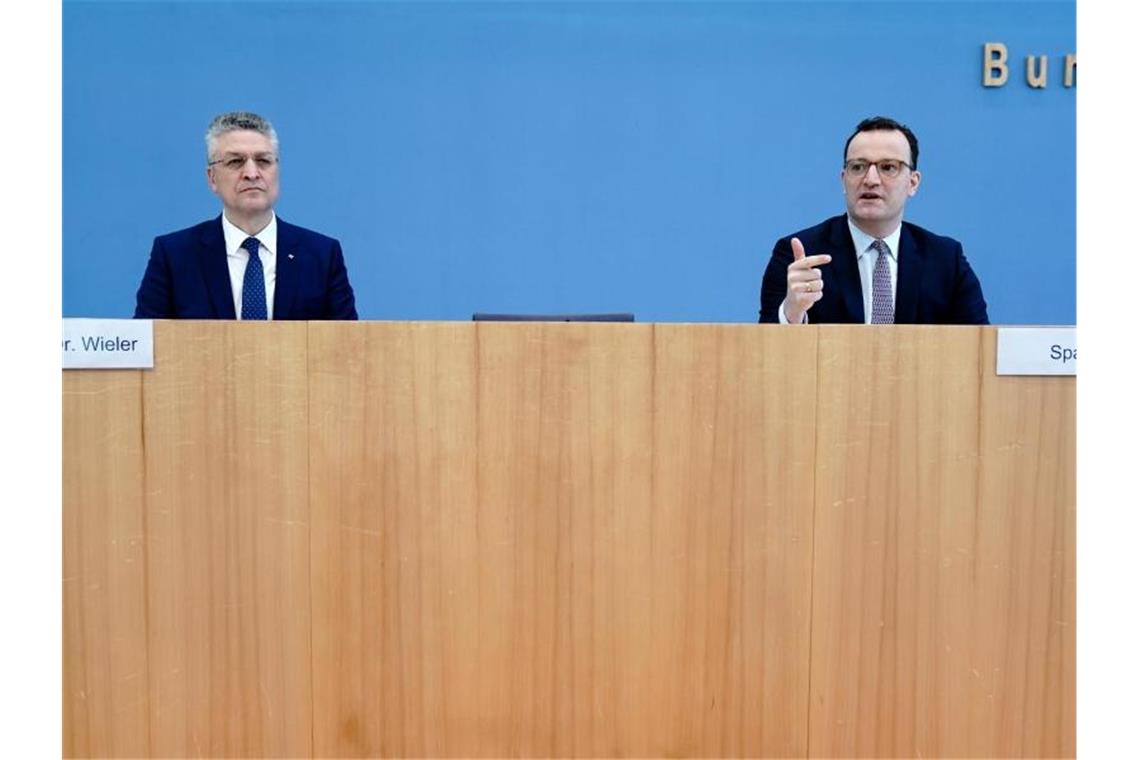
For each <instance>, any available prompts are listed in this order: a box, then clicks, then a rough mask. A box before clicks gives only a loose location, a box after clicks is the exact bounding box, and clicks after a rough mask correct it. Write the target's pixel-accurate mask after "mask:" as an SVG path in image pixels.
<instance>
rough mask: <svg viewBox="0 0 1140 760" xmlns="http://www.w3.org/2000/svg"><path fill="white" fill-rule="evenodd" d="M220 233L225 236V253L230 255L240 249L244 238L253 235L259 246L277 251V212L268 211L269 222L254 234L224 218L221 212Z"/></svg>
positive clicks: (224, 215) (273, 251) (272, 251)
mask: <svg viewBox="0 0 1140 760" xmlns="http://www.w3.org/2000/svg"><path fill="white" fill-rule="evenodd" d="M222 234H223V235H225V237H226V255H228V256H232V255H234V254H235V253H237V252H238V251H240V250H242V247H241V244H242V243H244V242H245V239H246V238H250V237H255V238H257V242H259V243H261V247H262V248H265V249H267V250H268V251H269V252H270V253H276V252H277V214H275V213H273V212H272V211H270V212H269V223H268V224H267V225H265V226H264V227H262V228H261V230H260V231H259V232H258V233H257V234H256V235H250V234H249V233H248V232H246V231H245V230H243V229H241V228H239V227H238V226H237V225H235V224H234V223H233V222H231V221H230V220H229V219H227V218H226V214H225V212H222ZM247 255H248V254H247Z"/></svg>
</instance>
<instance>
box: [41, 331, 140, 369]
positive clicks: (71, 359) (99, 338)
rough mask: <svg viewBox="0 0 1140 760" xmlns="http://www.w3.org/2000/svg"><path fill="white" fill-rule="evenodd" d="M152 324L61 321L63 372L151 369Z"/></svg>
mask: <svg viewBox="0 0 1140 760" xmlns="http://www.w3.org/2000/svg"><path fill="white" fill-rule="evenodd" d="M153 367H154V322H152V321H150V320H149V319H65V320H63V368H64V369H151V368H153Z"/></svg>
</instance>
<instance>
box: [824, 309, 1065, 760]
mask: <svg viewBox="0 0 1140 760" xmlns="http://www.w3.org/2000/svg"><path fill="white" fill-rule="evenodd" d="M993 334H994V333H993V331H992V330H991V331H983V330H980V329H976V328H951V329H938V328H930V327H903V326H896V327H892V328H882V329H864V328H846V327H834V328H823V329H821V333H820V361H819V367H820V393H819V427H818V457H819V460H818V462H819V463H818V470H817V476H816V523H815V524H816V530H815V537H816V545H815V552H814V554H815V561H814V566H815V572H814V579H813V586H814V601H813V610H814V611H813V622H812V630H813V637H812V669H811V695H812V703H811V716H810V726H811V741H810V751H811V755H812V756H818V757H829V756H864V757H883V756H892V757H895V756H898V757H962V756H998V755H1022V754H1024V755H1026V756H1040V755H1055V754H1062V752H1063V746H1062V744H1061V743H1059V742H1054V743H1052V744H1051V745H1050V746H1045V745H1044V744H1042V743H1036V744H1031V743H1028V742H1025V741H1022V740H1021V739H1015V737H1024V736H1025V732H1026V730H1027V729H1028V726H1026V725H1025V724H1024V722H1022V720H1021V718H1022V716H1023V713H1024V712H1025V711H1026V710H1027V709H1028V710H1032V709H1033V708H1037V717H1041V718H1046V717H1048V718H1057V719H1058V726H1060V725H1062V723H1061V722H1060V720H1059V719H1060V718H1061V717H1062V715H1061V712H1060V711H1058V710H1057V709H1056V708H1057V707H1058V706H1059V705H1060V702H1061V701H1064V700H1065V698H1066V697H1065V696H1063V692H1064V689H1063V688H1061V685H1060V683H1058V684H1057V688H1056V689H1055V691H1054V692H1053V695H1052V700H1051V701H1050V703H1049V706H1048V709H1046V706H1045V705H1043V704H1041V705H1034V704H1032V702H1029V703H1027V702H1026V700H1027V699H1030V696H1029V695H1030V693H1033V694H1044V693H1046V690H1043V689H1039V688H1032V687H1030V688H1026V687H1027V686H1030V685H1029V684H1027V683H1026V679H1041V680H1043V681H1049V682H1052V680H1053V679H1059V678H1060V679H1063V678H1064V673H1063V670H1064V669H1063V668H1062V667H1061V663H1062V661H1063V660H1064V658H1065V651H1066V650H1065V646H1066V644H1065V642H1063V641H1062V640H1061V638H1060V636H1061V634H1059V633H1058V630H1059V629H1060V630H1064V629H1063V628H1062V626H1058V625H1057V622H1058V621H1062V620H1064V618H1065V607H1064V604H1063V603H1062V602H1063V601H1064V600H1065V599H1066V594H1069V595H1070V597H1069V600H1070V601H1071V588H1068V587H1067V585H1066V584H1068V583H1069V581H1067V580H1066V579H1065V575H1064V573H1063V572H1058V571H1060V570H1064V569H1065V568H1066V564H1065V563H1066V559H1065V557H1066V549H1065V545H1066V542H1067V541H1068V544H1069V548H1070V549H1071V531H1070V532H1069V533H1068V534H1067V535H1068V537H1069V538H1068V539H1067V538H1066V534H1065V532H1064V530H1062V529H1061V528H1060V526H1061V525H1063V524H1064V523H1065V519H1066V515H1067V519H1069V520H1070V524H1071V507H1072V504H1073V500H1072V492H1071V489H1070V490H1069V491H1068V492H1066V489H1065V487H1064V483H1063V482H1061V483H1056V484H1054V483H1053V481H1052V480H1050V479H1051V478H1058V477H1060V478H1061V479H1062V481H1063V479H1064V478H1065V477H1069V478H1070V479H1071V472H1072V461H1073V459H1072V453H1073V452H1072V449H1071V442H1072V440H1073V435H1072V430H1071V426H1072V415H1071V411H1072V409H1071V406H1068V407H1067V408H1066V404H1065V403H1064V399H1066V398H1067V399H1068V403H1069V404H1071V391H1072V389H1071V387H1066V382H1065V381H1064V380H1061V381H1060V382H1058V381H1057V379H1056V378H1050V379H1028V378H996V377H994V376H993V374H992V373H993V360H992V354H993V340H992V336H993ZM983 340H984V341H985V342H984V343H982V341H983ZM981 356H985V357H986V358H985V359H984V360H982V359H980V357H981ZM1038 383H1040V384H1041V388H1048V389H1049V390H1050V398H1051V399H1052V400H1053V401H1054V402H1056V403H1055V405H1054V406H1053V407H1052V408H1046V407H1045V406H1044V405H1042V404H1040V403H1038V402H1035V401H1034V397H1035V396H1036V395H1038V394H1034V393H1033V392H1029V393H1028V394H1026V393H1025V390H1026V389H1028V388H1031V387H1032V386H1033V385H1035V384H1038ZM979 410H980V413H979ZM1066 415H1068V416H1067V418H1066ZM1063 419H1067V420H1068V421H1067V422H1065V423H1062V422H1061V420H1063ZM1065 425H1068V426H1069V429H1068V431H1067V432H1066V430H1065V429H1064V426H1065ZM1066 438H1067V443H1066V442H1064V441H1063V439H1066ZM1014 441H1016V445H1014ZM1066 447H1069V448H1068V449H1067V453H1066ZM1042 452H1049V456H1048V457H1043V455H1042ZM1066 457H1067V458H1066ZM1058 472H1067V473H1069V475H1068V476H1065V475H1061V476H1058V474H1057V473H1058ZM1045 483H1049V484H1051V485H1057V486H1058V487H1057V488H1056V489H1055V490H1051V491H1049V492H1048V493H1046V489H1045V488H1043V487H1041V486H1042V485H1043V484H1045ZM1066 510H1068V511H1066ZM1050 551H1055V552H1056V554H1054V555H1050V553H1049V552H1050ZM1011 552H1014V553H1013V554H1012V555H1011ZM1034 562H1037V563H1039V564H1038V565H1037V566H1033V565H1032V563H1034ZM1041 563H1044V564H1043V565H1042V564H1041ZM1050 563H1052V564H1050ZM1070 578H1071V575H1070ZM1066 589H1067V590H1066ZM1018 604H1020V605H1023V608H1020V609H1019V608H1016V605H1018ZM1034 604H1035V605H1037V607H1038V609H1037V612H1036V614H1033V615H1030V614H1027V612H1028V609H1027V607H1025V606H1027V605H1034ZM1011 605H1014V606H1011ZM1069 612H1070V613H1071V609H1069ZM1069 622H1074V621H1072V618H1071V616H1070V618H1069ZM1069 630H1071V628H1069ZM1034 644H1036V645H1037V649H1036V650H1034V647H1033V645H1034ZM1068 646H1069V647H1070V649H1069V650H1068V654H1069V655H1070V656H1071V653H1072V652H1071V640H1070V641H1069V642H1068ZM1027 650H1029V651H1034V653H1033V654H1032V655H1030V656H1029V657H1027ZM1020 663H1024V665H1021V664H1020ZM1072 696H1073V694H1072V692H1070V693H1069V694H1068V695H1067V697H1068V704H1069V705H1071V704H1072ZM1036 728H1039V729H1041V728H1043V727H1042V726H1037V727H1036ZM1057 730H1058V731H1061V730H1063V729H1061V728H1058V729H1057ZM1033 733H1034V736H1035V737H1037V738H1039V739H1040V738H1043V737H1045V736H1047V735H1048V733H1049V732H1048V731H1044V730H1038V731H1036V732H1033Z"/></svg>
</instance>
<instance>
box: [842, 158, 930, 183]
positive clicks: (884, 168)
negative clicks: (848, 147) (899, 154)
mask: <svg viewBox="0 0 1140 760" xmlns="http://www.w3.org/2000/svg"><path fill="white" fill-rule="evenodd" d="M872 166H874V167H875V169H876V170H878V172H879V176H880V177H886V178H887V179H894V178H895V177H897V176H899V175H900V174H902V170H903V169H913V168H914V167H913V166H911V165H910V164H908V163H907V162H906V161H899V160H898V159H896V158H884V159H883V160H881V161H867V160H866V159H862V158H852V159H850V160H849V161H845V162H843V169H844V171H846V172H848V173H850V174H851V175H852V176H855V177H862V176H863V175H864V174H866V173H867V172H869V171H870V170H871V167H872Z"/></svg>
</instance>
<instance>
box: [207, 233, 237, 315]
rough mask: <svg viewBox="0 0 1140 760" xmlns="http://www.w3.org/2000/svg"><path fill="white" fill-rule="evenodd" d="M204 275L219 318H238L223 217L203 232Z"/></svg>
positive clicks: (211, 300)
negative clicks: (227, 258)
mask: <svg viewBox="0 0 1140 760" xmlns="http://www.w3.org/2000/svg"><path fill="white" fill-rule="evenodd" d="M201 243H202V277H203V279H204V280H205V281H206V291H207V292H208V293H209V294H210V303H211V304H212V305H213V307H214V314H216V315H217V317H218V318H219V319H236V318H237V315H236V314H235V313H234V291H233V286H232V285H230V267H229V264H228V263H227V262H226V237H225V235H223V234H222V217H220V216H219V217H218V218H217V219H215V220H214V222H213V224H208V225H206V230H205V232H203V233H202V238H201Z"/></svg>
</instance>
